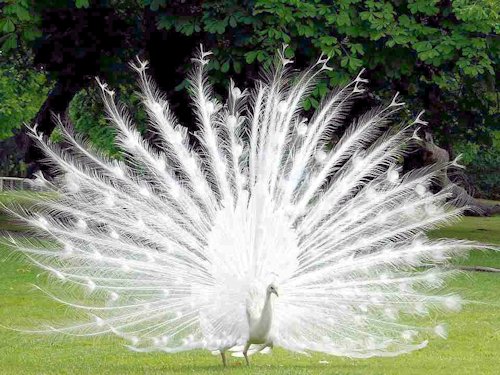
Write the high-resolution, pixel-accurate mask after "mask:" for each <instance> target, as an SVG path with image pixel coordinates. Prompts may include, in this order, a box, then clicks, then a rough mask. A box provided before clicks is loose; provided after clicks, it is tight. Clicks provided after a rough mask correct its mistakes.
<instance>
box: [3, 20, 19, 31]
mask: <svg viewBox="0 0 500 375" xmlns="http://www.w3.org/2000/svg"><path fill="white" fill-rule="evenodd" d="M15 29H16V26H15V25H14V22H12V20H11V19H10V18H7V19H6V20H5V23H4V24H3V28H2V30H3V32H4V33H11V32H13V31H14V30H15Z"/></svg>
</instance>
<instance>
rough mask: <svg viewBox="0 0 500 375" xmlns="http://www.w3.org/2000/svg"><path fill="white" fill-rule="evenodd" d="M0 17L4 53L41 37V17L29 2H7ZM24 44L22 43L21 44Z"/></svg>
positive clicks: (0, 32) (12, 0) (0, 41)
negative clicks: (39, 26) (39, 25)
mask: <svg viewBox="0 0 500 375" xmlns="http://www.w3.org/2000/svg"><path fill="white" fill-rule="evenodd" d="M2 2H3V3H5V5H3V7H2V14H1V16H0V45H1V51H2V53H5V52H9V51H10V50H13V49H15V48H17V47H18V46H19V45H21V44H22V43H31V42H33V41H34V40H36V39H37V38H38V37H40V36H41V33H40V30H39V28H38V24H39V22H40V15H39V14H38V13H36V12H34V11H33V8H32V2H31V1H29V0H5V1H2ZM20 42H22V43H20Z"/></svg>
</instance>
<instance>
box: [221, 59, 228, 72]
mask: <svg viewBox="0 0 500 375" xmlns="http://www.w3.org/2000/svg"><path fill="white" fill-rule="evenodd" d="M220 71H221V72H222V73H227V72H228V71H229V60H226V62H225V63H224V64H222V66H221V67H220Z"/></svg>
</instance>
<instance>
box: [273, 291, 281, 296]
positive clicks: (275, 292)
mask: <svg viewBox="0 0 500 375" xmlns="http://www.w3.org/2000/svg"><path fill="white" fill-rule="evenodd" d="M273 293H274V294H276V297H279V296H280V295H279V294H278V291H277V290H276V289H275V290H273Z"/></svg>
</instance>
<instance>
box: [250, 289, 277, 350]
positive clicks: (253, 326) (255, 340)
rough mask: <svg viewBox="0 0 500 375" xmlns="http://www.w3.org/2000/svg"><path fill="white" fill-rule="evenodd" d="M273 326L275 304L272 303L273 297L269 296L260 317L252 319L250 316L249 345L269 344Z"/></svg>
mask: <svg viewBox="0 0 500 375" xmlns="http://www.w3.org/2000/svg"><path fill="white" fill-rule="evenodd" d="M272 324H273V303H272V302H271V296H270V295H268V296H267V297H266V302H265V303H264V307H263V309H262V312H261V314H260V316H258V317H252V316H251V315H250V314H248V343H250V344H268V343H269V333H270V332H271V325H272Z"/></svg>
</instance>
